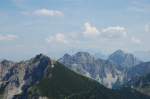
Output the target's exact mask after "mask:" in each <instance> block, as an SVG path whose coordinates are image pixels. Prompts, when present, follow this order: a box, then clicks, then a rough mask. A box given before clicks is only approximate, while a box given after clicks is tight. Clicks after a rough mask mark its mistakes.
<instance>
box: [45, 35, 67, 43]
mask: <svg viewBox="0 0 150 99" xmlns="http://www.w3.org/2000/svg"><path fill="white" fill-rule="evenodd" d="M46 41H47V42H48V43H61V44H62V43H63V44H67V43H68V40H67V38H66V37H65V35H64V34H62V33H58V34H55V35H53V36H49V37H48V38H46Z"/></svg>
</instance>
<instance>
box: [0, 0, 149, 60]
mask: <svg viewBox="0 0 150 99" xmlns="http://www.w3.org/2000/svg"><path fill="white" fill-rule="evenodd" d="M149 16H150V1H149V0H0V58H7V59H11V60H21V59H26V58H29V57H32V56H34V55H35V54H38V53H44V54H47V55H49V56H52V57H59V56H61V55H63V54H64V53H66V52H67V53H75V52H77V51H89V52H91V53H97V52H103V53H111V52H113V51H115V50H117V49H122V50H125V51H128V52H134V51H147V50H150V46H149V42H150V39H149V37H150V17H149Z"/></svg>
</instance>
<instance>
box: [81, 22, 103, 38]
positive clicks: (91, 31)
mask: <svg viewBox="0 0 150 99" xmlns="http://www.w3.org/2000/svg"><path fill="white" fill-rule="evenodd" d="M84 29H85V31H84V32H83V34H84V35H85V36H97V35H99V33H100V32H99V31H98V29H97V28H96V27H94V26H92V25H91V24H90V23H89V22H86V23H85V24H84Z"/></svg>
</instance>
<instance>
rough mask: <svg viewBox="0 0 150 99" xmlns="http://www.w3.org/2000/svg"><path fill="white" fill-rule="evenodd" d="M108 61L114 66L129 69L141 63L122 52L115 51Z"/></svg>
mask: <svg viewBox="0 0 150 99" xmlns="http://www.w3.org/2000/svg"><path fill="white" fill-rule="evenodd" d="M108 60H109V61H110V62H112V63H114V64H117V65H120V66H122V67H123V68H130V67H133V66H136V65H138V64H140V63H142V61H140V60H139V59H137V58H136V57H134V56H133V55H132V54H130V53H124V52H123V51H122V50H117V51H116V52H114V53H113V54H111V55H110V56H109V58H108Z"/></svg>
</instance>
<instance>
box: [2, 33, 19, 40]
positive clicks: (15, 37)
mask: <svg viewBox="0 0 150 99" xmlns="http://www.w3.org/2000/svg"><path fill="white" fill-rule="evenodd" d="M17 38H18V36H16V35H12V34H7V35H2V34H0V41H12V40H16V39H17Z"/></svg>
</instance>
